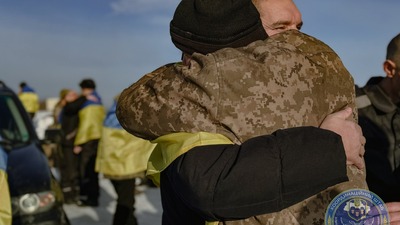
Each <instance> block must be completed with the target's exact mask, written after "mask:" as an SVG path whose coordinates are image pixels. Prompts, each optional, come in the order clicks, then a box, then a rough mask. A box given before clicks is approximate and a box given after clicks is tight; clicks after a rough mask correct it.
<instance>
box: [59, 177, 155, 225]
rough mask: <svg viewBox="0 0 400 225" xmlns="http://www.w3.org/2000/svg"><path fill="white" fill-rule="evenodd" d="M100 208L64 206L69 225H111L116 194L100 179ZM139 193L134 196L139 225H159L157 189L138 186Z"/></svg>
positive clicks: (109, 185) (107, 183) (105, 181)
mask: <svg viewBox="0 0 400 225" xmlns="http://www.w3.org/2000/svg"><path fill="white" fill-rule="evenodd" d="M100 187H101V193H100V202H99V203H100V206H99V207H93V208H92V207H78V206H76V205H65V206H64V209H65V211H66V213H67V216H68V218H69V220H70V221H71V225H86V224H88V225H89V224H96V225H111V224H112V218H113V214H114V209H115V204H116V203H115V199H116V194H115V191H114V189H113V187H112V185H111V183H110V181H109V180H107V179H104V178H100ZM138 190H139V191H141V193H139V194H137V195H136V204H135V207H136V217H137V218H138V222H139V225H160V224H161V214H162V209H161V198H160V190H159V189H158V188H150V187H147V186H139V187H138Z"/></svg>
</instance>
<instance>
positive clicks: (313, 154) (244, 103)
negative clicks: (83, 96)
mask: <svg viewBox="0 0 400 225" xmlns="http://www.w3.org/2000/svg"><path fill="white" fill-rule="evenodd" d="M267 2H268V4H271V5H274V7H276V8H275V9H279V11H278V12H279V13H277V12H276V11H274V10H271V13H277V14H275V15H274V16H276V17H273V15H268V16H270V17H271V18H274V19H276V22H279V23H283V25H285V26H284V28H283V29H281V28H282V27H279V26H277V27H273V26H276V25H277V24H278V25H279V23H275V22H272V21H268V20H267V21H264V20H262V22H261V20H260V18H259V16H260V15H259V14H258V13H257V11H255V7H254V6H253V5H252V3H251V1H250V0H237V1H227V0H226V1H222V0H220V1H200V0H198V1H196V0H182V1H181V3H180V4H179V6H178V7H177V10H176V12H175V15H174V18H173V20H172V21H171V25H170V29H171V37H172V40H173V42H174V44H175V45H176V46H177V47H178V48H179V49H181V50H182V51H183V52H184V53H185V54H186V55H190V57H191V60H189V61H188V63H187V64H186V65H182V64H180V63H176V64H169V65H166V66H163V67H160V68H159V69H157V70H155V71H153V72H152V73H150V74H147V75H146V76H144V77H143V78H141V79H140V80H139V81H138V82H136V83H134V84H133V85H132V86H131V87H129V88H127V89H125V90H124V91H123V93H122V94H121V96H120V98H119V102H118V106H117V117H118V119H119V121H120V123H121V125H122V126H123V127H124V128H125V129H126V130H127V131H128V132H130V133H132V134H134V135H136V136H138V137H142V138H145V139H149V140H153V141H154V142H155V143H157V144H158V145H157V147H156V148H155V149H154V151H153V152H152V155H151V157H150V160H149V164H148V175H149V176H150V177H151V178H152V179H153V181H154V182H155V183H157V184H158V185H161V196H162V204H163V210H164V212H163V225H188V224H190V225H197V224H199V225H200V224H201V225H203V224H204V223H205V221H221V222H212V223H213V224H249V225H256V224H323V219H324V214H325V210H326V207H327V205H328V204H329V202H330V200H332V198H333V197H335V195H336V194H337V193H340V192H341V191H343V190H346V189H348V188H349V187H352V188H357V187H360V188H366V186H365V180H364V177H363V171H362V170H360V169H362V168H363V161H362V158H361V156H360V155H362V153H363V146H362V144H363V141H364V140H363V137H362V135H361V133H360V130H359V128H358V127H357V125H356V124H355V123H354V121H346V120H345V119H348V118H349V119H350V120H351V119H354V117H352V116H351V115H352V109H351V108H350V107H352V108H354V93H353V85H354V84H353V80H352V78H351V76H350V74H349V73H348V71H347V70H346V69H345V68H344V66H343V64H342V63H341V61H340V59H339V57H338V56H337V55H336V54H335V53H334V52H333V51H332V49H330V48H329V47H328V46H326V45H325V44H324V43H322V42H320V41H318V40H316V39H315V38H313V37H310V36H308V35H305V34H302V33H300V32H298V31H296V30H290V31H285V30H288V29H293V28H292V27H286V26H287V24H291V25H293V24H294V25H296V26H295V27H294V29H296V27H298V26H300V25H301V17H300V20H299V17H298V15H300V13H298V14H295V13H292V12H290V10H293V11H296V10H297V8H296V7H295V5H294V4H293V2H292V1H291V0H270V1H269V0H268V1H265V4H267ZM269 2H273V3H269ZM259 4H260V5H262V6H263V7H264V6H265V5H263V4H264V3H259ZM279 4H282V5H279ZM278 6H279V7H278ZM293 7H295V8H294V9H293ZM287 9H290V10H289V11H285V12H290V13H289V14H285V13H284V12H283V11H282V10H287ZM241 10H242V11H241ZM239 11H240V12H239ZM250 15H253V16H255V18H257V21H256V20H255V19H254V18H247V17H250ZM282 15H289V18H286V17H285V18H279V16H282ZM293 15H295V16H293ZM225 17H227V18H228V19H227V20H225ZM229 18H230V19H229ZM185 20H187V21H185ZM241 20H245V21H241ZM253 20H254V21H253ZM238 21H240V22H238ZM236 23H240V25H238V26H237V27H236ZM260 27H263V28H264V30H267V31H268V30H274V31H276V30H279V29H280V31H285V32H282V33H279V32H276V33H279V34H276V35H272V36H271V37H270V38H266V37H267V36H266V34H265V33H264V35H263V34H262V33H263V32H260V30H259V29H260ZM208 29H209V30H208ZM232 47H236V48H232ZM200 53H202V54H200ZM328 60H329V61H328ZM339 75H340V76H339ZM345 106H350V107H348V108H346V109H345V110H343V111H340V109H342V108H345ZM337 111H339V112H337ZM335 112H336V113H335ZM332 113H333V114H332ZM330 114H332V115H330ZM332 124H334V126H333V125H332ZM296 127H299V128H296ZM321 128H322V129H321ZM279 129H283V130H279ZM345 152H346V154H347V155H346V154H345ZM346 156H347V161H348V162H349V163H348V164H349V165H348V166H349V167H352V168H351V169H352V170H351V171H348V174H346V170H347V169H348V168H346ZM354 156H355V157H354ZM354 164H355V165H357V166H358V167H359V168H357V167H356V166H354ZM347 175H348V176H347ZM347 180H349V181H348V182H346V181H347ZM342 182H343V183H342ZM339 183H341V184H339ZM338 184H339V185H338ZM306 185H307V186H306ZM334 185H335V186H334ZM316 194H318V196H317V195H316ZM305 212H308V213H305Z"/></svg>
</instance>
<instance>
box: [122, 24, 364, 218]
mask: <svg viewBox="0 0 400 225" xmlns="http://www.w3.org/2000/svg"><path fill="white" fill-rule="evenodd" d="M354 98H355V93H354V82H353V78H352V77H351V75H350V74H349V72H348V71H347V70H346V68H345V67H344V65H343V64H342V62H341V60H340V58H339V57H338V56H337V54H336V53H335V52H334V51H333V50H332V49H331V48H329V47H328V46H327V45H325V44H324V43H322V42H321V41H319V40H317V39H315V38H313V37H311V36H308V35H306V34H303V33H301V32H298V31H287V32H283V33H280V34H277V35H274V36H271V37H270V38H268V39H266V40H264V41H256V42H253V43H251V44H250V45H248V46H246V47H243V48H237V49H232V48H226V49H222V50H219V51H217V52H214V53H212V54H207V55H201V54H194V55H193V56H192V61H191V65H190V67H187V66H183V65H181V64H179V63H176V64H170V65H166V66H163V67H160V68H159V69H157V70H155V71H153V72H152V73H150V74H147V75H146V76H144V77H143V78H142V79H140V80H139V81H138V82H136V83H135V84H133V85H132V86H131V87H129V88H127V89H126V90H124V92H123V93H122V95H121V97H120V101H119V106H118V111H119V112H117V114H119V115H120V116H118V118H119V120H120V122H121V125H122V126H123V127H124V128H125V129H127V131H128V132H130V133H132V134H134V135H137V136H139V137H143V138H146V139H155V138H157V137H160V136H163V135H166V134H169V133H173V132H182V131H185V132H193V133H194V132H199V131H207V132H211V133H219V134H223V135H225V136H226V137H228V138H230V139H231V140H232V141H233V142H234V143H237V144H240V143H242V142H243V141H245V140H248V139H249V138H251V137H256V136H260V135H265V134H270V133H272V132H273V131H275V130H277V129H281V128H290V127H298V126H319V125H320V124H321V122H322V121H323V119H324V118H325V117H326V116H327V115H328V114H330V113H332V112H335V111H338V110H340V109H342V108H343V107H345V106H351V107H352V108H353V111H354V112H356V110H355V104H354ZM356 116H357V115H356V113H354V115H353V118H354V120H355V118H357V117H356ZM348 177H349V181H348V182H345V183H341V184H338V185H336V186H334V187H331V188H329V189H327V190H325V191H323V192H321V193H319V194H317V195H315V196H312V197H310V198H308V199H306V200H304V201H302V202H300V203H297V204H295V205H293V206H291V207H289V208H286V209H284V210H282V211H280V212H277V213H270V214H265V215H259V216H254V217H252V218H248V219H244V220H239V221H227V222H220V224H249V225H253V224H254V225H255V224H285V225H286V224H306V225H309V224H323V222H324V215H325V211H326V209H327V206H328V205H329V203H330V201H331V200H332V199H333V198H334V197H335V196H336V195H337V194H338V193H340V192H342V191H344V190H346V189H349V188H365V189H366V188H367V186H366V183H365V174H364V172H363V171H361V170H358V169H357V168H355V167H354V166H348Z"/></svg>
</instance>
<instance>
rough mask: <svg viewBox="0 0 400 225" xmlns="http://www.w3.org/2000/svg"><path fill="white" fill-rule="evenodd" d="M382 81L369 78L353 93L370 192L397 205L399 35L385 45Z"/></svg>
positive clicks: (399, 180)
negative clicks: (364, 139) (362, 138)
mask: <svg viewBox="0 0 400 225" xmlns="http://www.w3.org/2000/svg"><path fill="white" fill-rule="evenodd" d="M383 71H384V72H385V74H386V76H385V77H371V78H370V80H369V81H368V82H367V84H366V86H365V87H363V88H359V89H358V90H357V93H358V96H357V99H356V103H357V107H358V112H359V124H360V126H361V128H362V130H363V133H364V136H365V137H366V139H367V142H366V145H365V163H366V169H367V183H368V187H369V188H370V190H371V191H372V192H374V193H376V194H377V195H378V196H380V197H381V198H382V200H383V201H385V202H392V201H400V114H399V112H400V34H398V35H397V36H395V37H394V38H393V39H392V40H391V41H390V42H389V44H388V46H387V51H386V59H385V61H384V62H383Z"/></svg>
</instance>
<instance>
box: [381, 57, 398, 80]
mask: <svg viewBox="0 0 400 225" xmlns="http://www.w3.org/2000/svg"><path fill="white" fill-rule="evenodd" d="M383 71H385V73H386V76H387V77H389V78H392V77H393V76H394V75H395V74H396V63H394V62H393V61H392V60H390V59H387V60H385V62H383Z"/></svg>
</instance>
